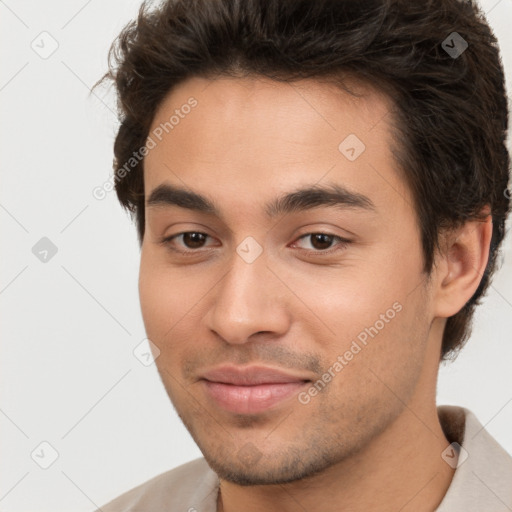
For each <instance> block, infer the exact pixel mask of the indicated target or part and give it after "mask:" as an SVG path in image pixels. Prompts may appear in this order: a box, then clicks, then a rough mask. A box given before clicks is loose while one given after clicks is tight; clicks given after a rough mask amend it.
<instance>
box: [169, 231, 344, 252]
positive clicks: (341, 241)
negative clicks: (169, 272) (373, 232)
mask: <svg viewBox="0 0 512 512" xmlns="http://www.w3.org/2000/svg"><path fill="white" fill-rule="evenodd" d="M189 233H195V234H201V235H205V236H206V237H207V238H213V237H212V236H211V235H209V234H208V233H204V232H202V231H197V230H189V231H181V232H179V233H175V234H173V235H169V236H166V237H164V238H162V239H161V240H159V244H161V245H163V246H166V247H168V248H169V249H170V250H172V251H174V252H176V253H179V254H182V255H185V256H189V255H197V254H199V253H201V252H204V250H208V247H206V248H204V247H200V248H198V249H184V250H181V249H175V248H173V247H172V246H171V242H172V241H173V240H174V239H175V238H178V237H180V236H182V235H185V234H189ZM319 234H321V235H327V236H330V237H333V238H334V239H338V241H339V242H338V243H337V244H335V245H334V246H333V247H330V248H328V249H323V250H322V249H316V250H315V249H304V248H301V247H299V248H298V249H299V250H300V251H304V252H306V253H308V254H310V255H315V256H316V255H327V254H331V253H333V252H336V251H339V250H343V249H345V248H346V247H347V246H348V245H349V244H350V243H352V241H351V240H348V239H346V238H344V237H342V236H340V235H335V234H334V233H331V232H329V231H324V230H321V229H320V230H317V231H308V232H306V233H303V234H301V235H300V236H298V237H297V238H296V239H295V240H294V241H293V242H292V244H291V245H292V246H293V245H294V244H296V243H297V242H298V241H299V240H302V239H303V238H307V237H308V236H312V235H319Z"/></svg>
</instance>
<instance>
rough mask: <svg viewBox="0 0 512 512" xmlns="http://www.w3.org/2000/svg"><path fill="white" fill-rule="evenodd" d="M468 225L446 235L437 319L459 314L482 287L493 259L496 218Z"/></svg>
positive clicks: (439, 264) (439, 270)
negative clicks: (492, 240) (493, 226)
mask: <svg viewBox="0 0 512 512" xmlns="http://www.w3.org/2000/svg"><path fill="white" fill-rule="evenodd" d="M481 213H482V215H487V217H485V218H483V219H481V220H472V221H468V222H466V223H465V224H464V225H463V226H462V227H460V228H458V229H456V230H454V231H452V232H451V233H449V234H447V235H446V239H445V250H444V251H443V254H439V255H438V262H437V265H436V269H437V271H436V273H437V276H438V285H437V293H436V304H435V316H437V317H442V318H448V317H450V316H453V315H455V314H456V313H458V312H459V311H460V310H461V309H462V308H463V307H464V305H465V304H466V303H467V302H468V301H469V300H470V299H471V297H472V296H473V294H474V293H475V291H476V290H477V288H478V285H479V284H480V281H481V280H482V277H483V275H484V272H485V268H486V266H487V262H488V259H489V249H490V244H491V237H492V216H491V215H490V214H489V208H488V207H486V208H485V209H484V210H482V212H481Z"/></svg>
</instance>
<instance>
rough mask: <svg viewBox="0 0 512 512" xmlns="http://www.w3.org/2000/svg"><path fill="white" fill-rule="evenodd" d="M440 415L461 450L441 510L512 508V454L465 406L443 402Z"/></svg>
mask: <svg viewBox="0 0 512 512" xmlns="http://www.w3.org/2000/svg"><path fill="white" fill-rule="evenodd" d="M438 412H439V418H440V420H441V422H442V425H443V430H444V431H445V434H446V437H447V438H448V441H449V442H450V443H451V444H452V446H454V445H455V446H456V447H457V449H456V451H457V452H458V455H457V459H455V460H454V463H456V468H455V473H454V476H453V479H452V482H451V485H450V487H449V488H448V492H447V493H446V496H445V497H444V499H443V501H442V502H441V504H440V506H439V508H438V509H437V512H454V511H458V510H485V511H486V512H487V511H488V512H498V511H499V512H501V511H510V510H512V457H511V456H510V454H509V453H508V452H507V451H506V450H505V449H504V448H503V447H502V446H501V445H500V444H499V443H498V442H497V441H496V440H495V439H494V438H493V437H492V436H491V434H489V432H488V431H487V430H486V429H485V426H484V425H482V423H481V422H480V421H479V420H478V419H477V417H476V416H475V415H474V414H473V413H472V412H471V411H470V410H469V409H466V408H464V407H456V406H441V407H439V408H438Z"/></svg>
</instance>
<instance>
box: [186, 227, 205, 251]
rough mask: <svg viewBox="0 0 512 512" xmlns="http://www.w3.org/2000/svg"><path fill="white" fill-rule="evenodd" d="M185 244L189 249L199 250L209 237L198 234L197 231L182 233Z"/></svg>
mask: <svg viewBox="0 0 512 512" xmlns="http://www.w3.org/2000/svg"><path fill="white" fill-rule="evenodd" d="M180 236H182V237H183V243H184V244H185V246H186V247H188V248H189V249H197V248H200V247H202V246H203V244H204V242H205V239H206V237H207V236H208V235H205V234H204V233H198V232H196V231H190V232H188V233H182V235H180Z"/></svg>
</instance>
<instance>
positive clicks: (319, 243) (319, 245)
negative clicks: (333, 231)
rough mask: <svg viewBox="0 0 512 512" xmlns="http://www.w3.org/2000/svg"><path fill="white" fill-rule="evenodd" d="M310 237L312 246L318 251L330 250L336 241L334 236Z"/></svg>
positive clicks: (312, 235) (320, 234)
mask: <svg viewBox="0 0 512 512" xmlns="http://www.w3.org/2000/svg"><path fill="white" fill-rule="evenodd" d="M308 236H310V237H311V245H312V246H313V247H314V248H315V249H318V250H323V249H329V248H330V247H331V244H332V242H333V240H334V236H332V235H327V234H326V233H313V234H311V235H308Z"/></svg>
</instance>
